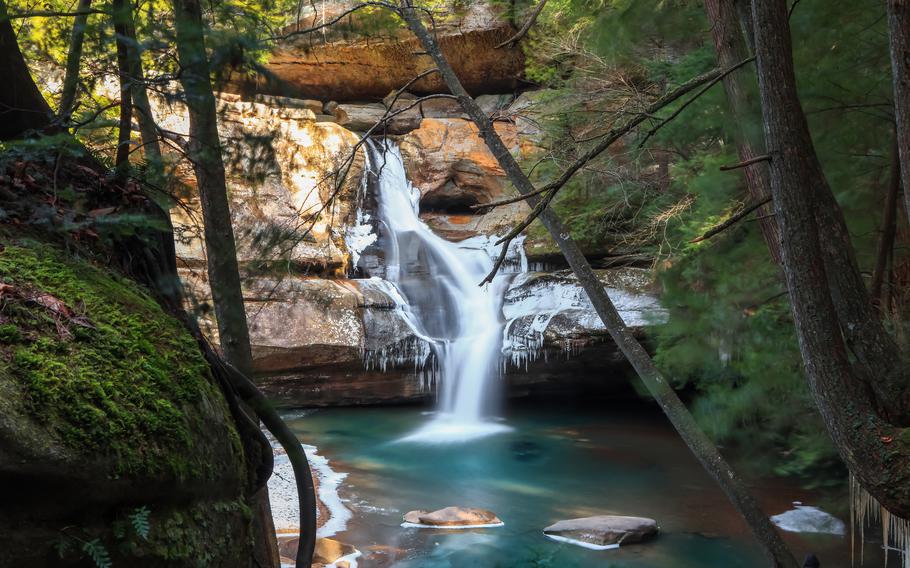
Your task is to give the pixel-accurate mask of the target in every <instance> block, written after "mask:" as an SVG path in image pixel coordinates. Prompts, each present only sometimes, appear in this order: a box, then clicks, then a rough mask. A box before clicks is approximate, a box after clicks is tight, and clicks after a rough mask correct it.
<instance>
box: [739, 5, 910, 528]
mask: <svg viewBox="0 0 910 568" xmlns="http://www.w3.org/2000/svg"><path fill="white" fill-rule="evenodd" d="M752 10H753V20H754V26H755V43H756V55H757V65H758V78H759V91H760V94H761V101H762V111H763V122H764V129H765V140H766V144H767V146H768V151H769V154H770V156H771V162H770V177H771V191H772V195H773V198H774V205H775V212H776V214H777V220H778V225H779V227H780V230H781V235H782V241H781V253H782V259H783V265H784V273H785V276H786V280H787V287H788V289H789V292H790V303H791V308H792V311H793V319H794V323H795V325H796V332H797V337H798V339H799V345H800V352H801V353H802V357H803V363H804V366H805V370H806V376H807V379H808V381H809V387H810V390H811V391H812V394H813V396H814V398H815V402H816V404H817V406H818V408H819V411H820V413H821V415H822V418H823V419H824V421H825V424H826V426H827V428H828V431H829V432H830V434H831V437H832V438H833V440H834V443H835V445H836V447H837V448H838V451H839V453H840V455H841V457H842V458H843V460H844V461H845V463H846V464H847V466H848V467H849V468H850V470H851V471H852V472H853V473H854V475H855V476H856V477H857V478H858V479H859V480H860V482H861V483H862V485H863V486H864V487H865V489H866V490H867V491H868V492H869V493H870V494H872V495H873V496H874V497H875V498H876V499H878V501H879V502H880V503H881V504H882V505H883V506H884V507H885V508H887V509H888V510H889V511H891V512H892V513H894V514H896V515H899V516H901V517H904V518H907V517H908V516H910V460H908V457H910V442H908V440H905V439H903V438H901V437H900V436H899V434H900V432H901V431H902V429H901V430H898V429H896V428H895V427H894V426H892V425H891V424H889V423H887V422H886V421H885V420H883V419H882V418H881V417H879V415H878V414H877V413H876V409H875V406H876V405H875V402H874V397H875V394H874V391H875V387H874V385H872V386H870V385H869V383H867V382H864V381H862V380H860V378H859V377H858V376H857V375H858V373H857V372H856V371H857V369H856V367H854V366H852V365H851V362H850V358H849V355H848V350H847V345H846V344H845V341H844V339H845V334H843V333H842V328H841V326H842V325H843V323H842V321H841V319H840V317H839V314H838V312H837V309H836V307H835V303H836V302H838V301H839V300H838V298H837V297H836V296H834V294H833V292H832V290H831V287H830V286H828V285H827V284H828V283H829V280H830V279H831V275H830V274H828V273H827V271H829V270H831V267H832V265H831V264H829V263H828V262H826V252H825V250H824V248H831V246H832V243H830V242H827V243H823V242H822V241H824V240H828V241H830V240H831V239H830V238H829V237H830V233H831V227H829V226H828V227H826V226H821V225H822V223H824V222H827V221H828V220H830V219H836V218H837V217H838V216H839V215H840V211H839V210H838V211H835V212H831V211H827V212H826V211H824V210H825V209H827V208H830V207H832V204H831V201H832V200H831V199H826V198H825V197H824V196H825V194H826V193H827V194H828V195H830V192H831V190H830V188H829V187H828V184H827V180H826V179H825V176H824V173H823V172H822V170H821V165H820V164H819V161H818V158H817V156H816V154H815V149H814V147H813V145H812V139H811V137H810V134H809V128H808V124H807V122H806V118H805V115H804V114H803V112H802V108H801V107H800V101H799V97H798V95H797V92H796V80H795V75H794V70H793V60H792V55H791V49H792V47H791V43H790V30H789V24H788V12H787V5H786V1H785V0H763V1H762V2H753V5H752ZM834 206H835V207H836V204H834ZM834 245H835V246H836V245H837V243H834ZM860 301H862V298H860ZM866 301H868V298H866ZM881 363H882V364H883V366H885V362H884V361H882V362H881Z"/></svg>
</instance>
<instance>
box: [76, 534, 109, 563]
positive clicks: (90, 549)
mask: <svg viewBox="0 0 910 568" xmlns="http://www.w3.org/2000/svg"><path fill="white" fill-rule="evenodd" d="M82 552H84V553H86V554H88V555H89V558H91V559H92V562H94V563H95V567H96V568H111V567H112V566H113V565H114V564H113V563H112V562H111V555H110V554H109V553H108V551H107V548H105V547H104V543H103V542H101V539H99V538H96V539H94V540H90V541H86V542H84V543H82Z"/></svg>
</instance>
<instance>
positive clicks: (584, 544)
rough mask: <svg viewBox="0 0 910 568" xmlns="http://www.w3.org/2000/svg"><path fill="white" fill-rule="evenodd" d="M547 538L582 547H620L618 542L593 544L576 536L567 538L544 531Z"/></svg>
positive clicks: (612, 548)
mask: <svg viewBox="0 0 910 568" xmlns="http://www.w3.org/2000/svg"><path fill="white" fill-rule="evenodd" d="M543 535H544V536H545V537H547V538H550V539H553V540H555V541H558V542H565V543H568V544H574V545H575V546H580V547H582V548H588V549H591V550H616V549H617V548H619V545H618V544H592V543H590V542H585V541H583V540H575V539H574V538H567V537H564V536H557V535H555V534H547V533H543Z"/></svg>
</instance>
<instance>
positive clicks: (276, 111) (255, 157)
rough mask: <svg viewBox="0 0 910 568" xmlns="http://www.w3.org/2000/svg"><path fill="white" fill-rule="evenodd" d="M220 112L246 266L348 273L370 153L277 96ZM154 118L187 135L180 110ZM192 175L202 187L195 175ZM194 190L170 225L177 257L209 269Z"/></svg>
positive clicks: (228, 103)
mask: <svg viewBox="0 0 910 568" xmlns="http://www.w3.org/2000/svg"><path fill="white" fill-rule="evenodd" d="M304 102H305V101H304ZM219 115H220V120H219V133H220V135H221V138H222V146H223V150H224V161H225V166H226V171H227V174H228V179H227V184H228V194H229V197H230V201H231V214H232V217H233V224H234V234H235V238H236V240H237V249H238V258H239V260H240V261H241V263H248V262H251V261H255V262H257V263H260V264H261V263H266V264H268V263H286V264H291V265H294V266H295V267H296V268H298V269H300V270H302V271H306V272H309V273H314V272H315V273H331V272H335V273H341V274H343V273H345V271H346V270H347V268H348V265H349V262H350V258H349V253H348V250H347V247H346V245H345V241H344V231H345V228H346V227H348V226H350V225H352V224H354V222H355V219H354V217H355V209H356V206H357V202H358V196H359V195H360V191H361V184H362V182H361V180H362V177H363V168H364V156H363V153H362V152H357V153H354V146H355V144H357V142H358V140H359V138H358V136H357V135H356V134H354V133H353V132H351V131H349V130H347V129H346V128H344V127H342V126H340V125H338V124H335V123H332V122H317V121H316V115H315V114H314V113H313V112H312V110H311V109H309V108H299V107H295V106H291V104H290V103H288V102H286V101H285V102H282V101H280V100H279V101H277V102H276V103H275V104H272V105H269V104H264V103H258V102H243V101H239V100H236V98H235V97H231V98H221V99H219ZM156 116H157V117H159V124H160V125H161V126H162V127H163V128H165V129H167V130H170V131H173V132H177V133H180V134H183V133H186V132H188V130H189V120H188V118H187V115H186V112H185V110H184V109H183V108H182V107H179V106H175V107H165V106H163V105H160V106H159V108H157V109H156ZM351 156H353V158H351ZM185 173H186V179H185V181H187V183H188V184H189V185H190V186H191V187H195V181H194V180H193V179H192V172H191V170H188V171H186V172H185ZM193 193H194V192H193ZM193 193H191V194H190V195H187V196H185V199H184V206H182V207H177V208H174V209H173V210H172V211H171V219H172V221H173V223H174V230H175V233H176V235H177V237H178V238H177V240H176V244H177V256H178V257H179V258H180V259H181V260H182V261H183V262H184V263H186V264H189V265H192V266H203V265H204V262H205V246H204V241H203V233H202V212H201V207H200V206H199V200H198V197H197V196H196V195H194V194H193Z"/></svg>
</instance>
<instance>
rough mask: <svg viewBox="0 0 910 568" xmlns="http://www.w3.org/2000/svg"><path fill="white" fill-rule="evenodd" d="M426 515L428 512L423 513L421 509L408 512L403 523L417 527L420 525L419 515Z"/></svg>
mask: <svg viewBox="0 0 910 568" xmlns="http://www.w3.org/2000/svg"><path fill="white" fill-rule="evenodd" d="M427 513H429V511H424V510H422V509H418V510H416V511H408V512H407V513H405V514H404V522H406V523H414V524H415V525H418V524H420V517H421V515H426V514H427Z"/></svg>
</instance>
